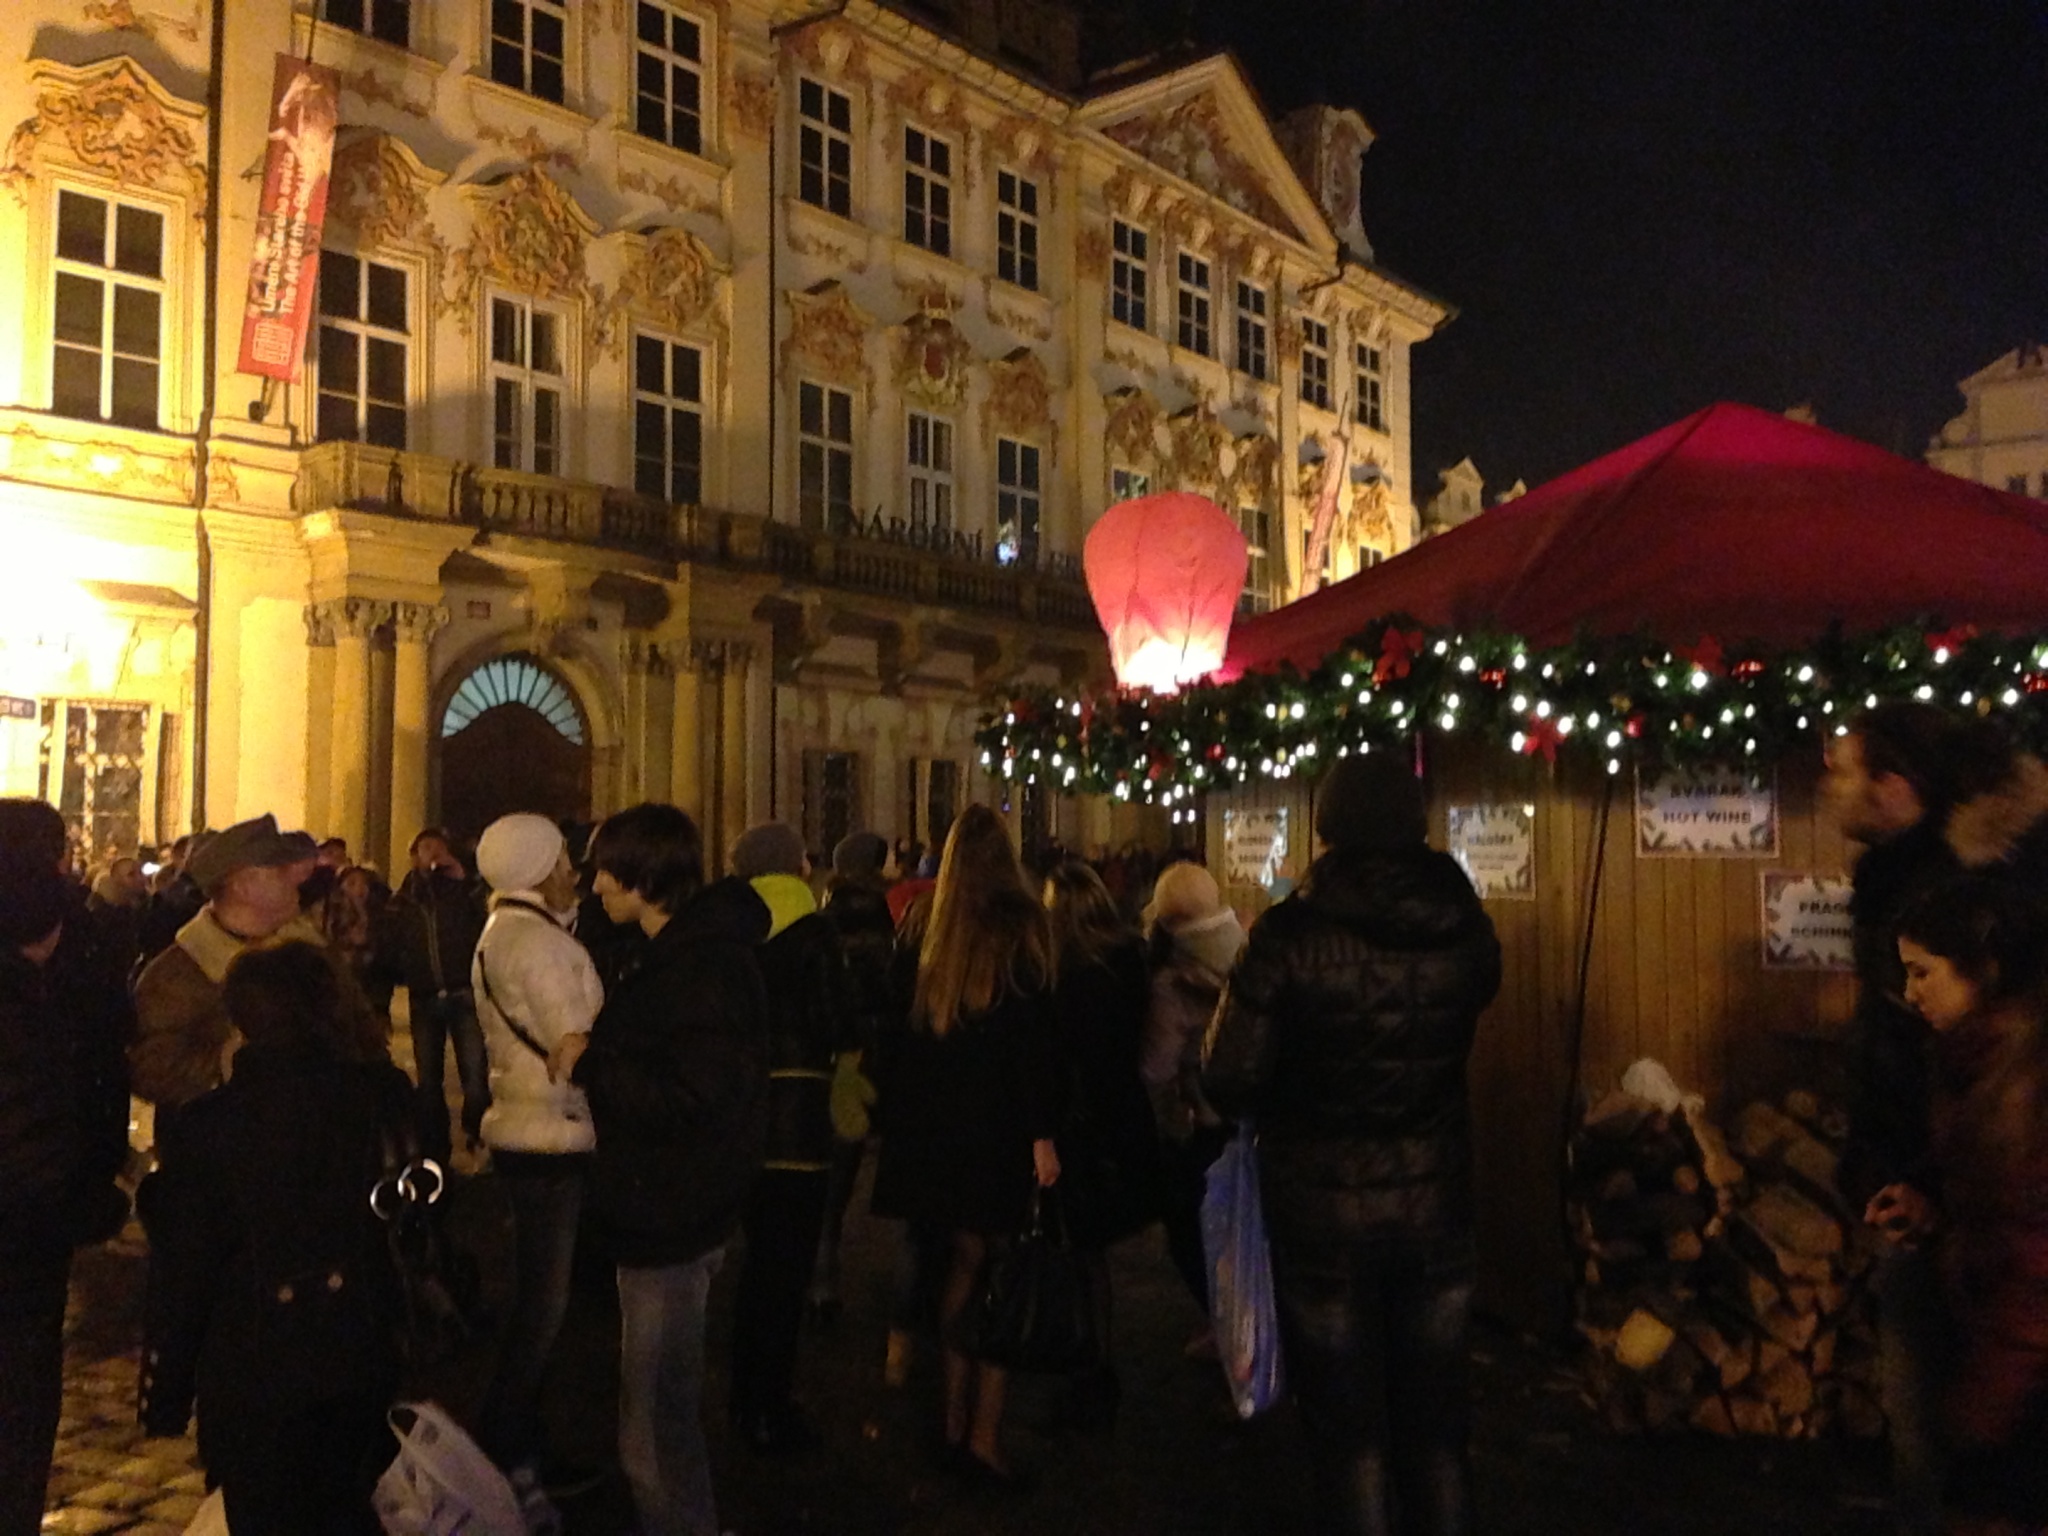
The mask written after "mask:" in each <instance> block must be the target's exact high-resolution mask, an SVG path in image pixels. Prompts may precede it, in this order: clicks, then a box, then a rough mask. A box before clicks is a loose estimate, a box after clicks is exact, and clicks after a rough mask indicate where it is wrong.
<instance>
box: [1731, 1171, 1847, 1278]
mask: <svg viewBox="0 0 2048 1536" xmlns="http://www.w3.org/2000/svg"><path fill="white" fill-rule="evenodd" d="M1742 1215H1743V1219H1744V1220H1745V1221H1747V1222H1748V1223H1749V1225H1750V1226H1751V1227H1752V1228H1753V1229H1755V1230H1756V1231H1757V1232H1758V1233H1759V1234H1760V1235H1761V1236H1762V1237H1763V1238H1764V1240H1765V1241H1766V1242H1768V1243H1769V1244H1770V1245H1771V1247H1772V1249H1773V1250H1774V1251H1775V1252H1777V1253H1779V1254H1781V1255H1782V1254H1786V1253H1790V1254H1794V1255H1799V1256H1803V1257H1807V1258H1818V1259H1823V1260H1825V1259H1830V1258H1833V1257H1834V1256H1835V1255H1836V1254H1838V1253H1840V1252H1841V1251H1842V1224H1841V1223H1840V1222H1839V1221H1837V1220H1835V1218H1834V1217H1833V1216H1831V1215H1829V1214H1828V1213H1827V1212H1826V1211H1824V1210H1822V1209H1821V1208H1820V1207H1819V1206H1817V1205H1815V1204H1814V1203H1813V1202H1812V1201H1811V1200H1809V1199H1807V1198H1806V1197H1805V1196H1804V1195H1801V1194H1799V1193H1797V1192H1796V1191H1794V1190H1791V1189H1787V1188H1786V1187H1785V1186H1784V1185H1782V1184H1773V1185H1770V1186H1768V1187H1767V1188H1766V1189H1765V1190H1764V1191H1763V1192H1762V1193H1761V1194H1759V1195H1758V1196H1757V1197H1756V1199H1755V1200H1754V1201H1753V1202H1752V1203H1751V1204H1750V1205H1749V1207H1748V1208H1747V1209H1746V1210H1744V1211H1743V1213H1742ZM1781 1262H1782V1261H1781ZM1815 1278H1819V1277H1815Z"/></svg>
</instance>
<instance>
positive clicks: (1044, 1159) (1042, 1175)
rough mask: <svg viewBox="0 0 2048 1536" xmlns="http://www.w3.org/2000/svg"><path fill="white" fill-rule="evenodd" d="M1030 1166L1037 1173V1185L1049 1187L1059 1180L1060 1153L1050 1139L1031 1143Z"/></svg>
mask: <svg viewBox="0 0 2048 1536" xmlns="http://www.w3.org/2000/svg"><path fill="white" fill-rule="evenodd" d="M1031 1167H1032V1171H1033V1172H1035V1173H1036V1174H1037V1175H1038V1187H1039V1188H1040V1189H1050V1188H1052V1187H1053V1185H1055V1184H1057V1183H1059V1181H1060V1155H1059V1153H1058V1152H1057V1151H1055V1150H1054V1149H1053V1144H1052V1143H1051V1142H1050V1141H1034V1142H1033V1143H1031Z"/></svg>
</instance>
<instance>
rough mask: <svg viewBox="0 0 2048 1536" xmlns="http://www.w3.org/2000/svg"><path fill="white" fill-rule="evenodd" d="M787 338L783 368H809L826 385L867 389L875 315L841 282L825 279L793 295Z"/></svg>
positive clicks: (790, 297) (783, 352)
mask: <svg viewBox="0 0 2048 1536" xmlns="http://www.w3.org/2000/svg"><path fill="white" fill-rule="evenodd" d="M789 307H790V311H791V314H790V325H789V335H788V336H787V337H786V338H784V340H783V343H782V366H783V368H784V369H785V370H787V369H789V368H790V367H791V366H792V364H793V362H796V361H801V362H802V363H805V364H807V365H808V367H807V369H806V370H805V371H807V372H810V373H814V374H816V375H817V376H818V377H820V378H822V379H824V380H825V381H826V382H827V383H832V384H839V385H842V386H844V387H846V388H848V389H853V388H858V387H861V386H864V385H867V384H868V383H869V382H870V380H869V377H868V367H867V337H868V332H870V331H871V330H873V329H874V328H875V320H874V317H873V316H872V315H870V314H868V313H867V311H865V310H863V309H862V308H861V307H860V306H859V305H858V304H856V303H854V302H853V295H852V294H850V293H848V292H847V291H846V289H845V287H844V285H842V284H841V283H840V282H838V281H837V280H836V279H833V278H827V279H826V280H825V281H824V282H822V283H819V284H817V285H816V286H815V287H812V288H807V289H805V290H804V291H803V292H801V293H791V294H790V295H789Z"/></svg>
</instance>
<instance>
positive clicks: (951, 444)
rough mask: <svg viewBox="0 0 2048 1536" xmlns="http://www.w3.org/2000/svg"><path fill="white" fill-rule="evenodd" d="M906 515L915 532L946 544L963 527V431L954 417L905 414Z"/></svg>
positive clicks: (904, 469)
mask: <svg viewBox="0 0 2048 1536" xmlns="http://www.w3.org/2000/svg"><path fill="white" fill-rule="evenodd" d="M903 513H904V522H905V523H906V524H908V525H909V527H910V528H911V529H913V530H915V531H921V532H923V533H925V534H927V535H929V536H930V537H932V538H933V539H936V540H940V541H942V542H948V543H950V542H951V540H952V537H953V534H954V533H955V532H956V531H957V530H958V529H959V527H960V431H959V426H958V424H957V423H956V422H955V421H954V420H953V418H952V417H950V416H941V415H939V414H938V413H937V412H935V411H920V410H907V411H905V412H904V413H903Z"/></svg>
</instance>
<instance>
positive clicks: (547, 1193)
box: [471, 814, 604, 1472]
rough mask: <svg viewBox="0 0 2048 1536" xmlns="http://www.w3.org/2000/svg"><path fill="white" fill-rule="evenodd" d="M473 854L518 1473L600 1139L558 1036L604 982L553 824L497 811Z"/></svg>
mask: <svg viewBox="0 0 2048 1536" xmlns="http://www.w3.org/2000/svg"><path fill="white" fill-rule="evenodd" d="M476 862H477V870H478V872H479V873H480V874H481V875H482V876H483V877H484V880H485V881H486V882H487V883H488V884H489V885H490V887H491V915H490V920H489V921H488V922H487V923H486V924H485V925H484V932H483V938H482V939H481V940H480V941H479V942H478V944H477V947H476V958H475V960H474V961H473V962H472V965H471V972H472V977H471V979H472V981H473V983H474V986H475V990H476V1008H477V1018H478V1020H479V1021H480V1022H481V1023H482V1024H483V1030H484V1045H485V1048H486V1050H487V1051H488V1052H489V1054H490V1062H491V1107H490V1109H489V1110H488V1111H487V1112H486V1113H485V1115H484V1120H483V1138H484V1144H485V1145H486V1146H487V1147H489V1148H490V1150H491V1163H492V1166H493V1167H494V1168H495V1169H496V1170H497V1173H498V1175H499V1177H500V1178H501V1179H502V1180H503V1181H504V1186H505V1189H506V1191H507V1194H508V1197H509V1199H510V1202H511V1206H512V1218H513V1225H514V1228H515V1244H516V1248H515V1251H516V1255H517V1259H516V1265H517V1281H518V1285H517V1294H516V1300H515V1301H514V1302H513V1306H512V1314H511V1318H510V1322H509V1325H508V1326H507V1328H506V1330H505V1339H504V1346H503V1349H502V1351H501V1353H500V1355H499V1358H498V1370H497V1375H496V1377H495V1378H494V1379H493V1381H492V1383H491V1389H490V1392H489V1394H488V1395H487V1396H486V1398H485V1400H484V1411H483V1423H482V1430H483V1439H484V1445H485V1449H487V1450H488V1451H489V1452H490V1453H491V1454H492V1455H493V1456H494V1457H495V1458H497V1460H498V1462H499V1463H500V1465H502V1466H504V1467H506V1468H507V1469H508V1470H513V1471H515V1472H516V1471H517V1470H518V1469H522V1468H525V1469H532V1468H534V1467H535V1466H536V1465H537V1463H538V1460H539V1457H540V1453H541V1450H542V1445H541V1439H542V1436H541V1425H540V1389H541V1383H542V1380H543V1378H544V1377H545V1375H546V1372H547V1363H548V1353H549V1351H550V1350H551V1349H553V1347H554V1343H555V1336H556V1334H557V1333H559V1332H560V1330H561V1326H562V1315H563V1313H564V1312H565V1311H566V1309H567V1307H568V1303H569V1274H570V1266H571V1263H572V1261H573V1260H574V1258H575V1255H576V1222H577V1217H578V1214H579V1213H580V1212H581V1210H582V1206H583V1185H584V1178H585V1174H586V1170H587V1166H588V1164H589V1162H590V1153H591V1150H592V1148H594V1147H595V1146H596V1145H597V1136H596V1132H595V1131H594V1129H593V1128H592V1126H591V1121H590V1106H589V1104H588V1103H587V1102H585V1100H584V1097H583V1090H582V1089H580V1088H577V1087H575V1086H574V1085H573V1084H571V1083H569V1082H568V1081H567V1079H566V1074H564V1073H562V1072H561V1071H560V1070H559V1067H558V1062H559V1056H558V1054H557V1047H558V1046H560V1044H561V1043H562V1041H563V1040H564V1039H565V1038H567V1037H568V1036H570V1035H574V1034H584V1033H588V1031H589V1029H590V1025H591V1021H592V1020H594V1019H595V1018H596V1017H597V1011H598V1008H599V1007H600V1006H601V1005H602V1004H603V1002H604V989H603V987H602V986H600V985H599V983H598V979H597V970H596V968H595V967H594V966H593V965H592V964H591V963H590V956H589V954H588V953H587V952H586V951H585V950H584V948H583V946H582V945H581V944H580V943H578V942H577V940H576V937H575V935H573V934H572V933H570V932H569V930H568V926H567V924H568V921H569V919H570V918H572V917H573V916H574V914H575V910H576V872H575V868H574V866H573V865H571V864H570V862H569V853H568V849H567V847H566V846H565V844H564V843H563V840H562V834H561V831H560V830H559V829H558V828H557V827H556V826H555V824H554V823H553V822H551V821H549V820H548V819H547V818H546V817H545V816H533V815H527V814H518V815H512V816H502V817H500V818H499V819H498V820H496V821H494V822H492V823H491V825H490V826H489V827H488V828H486V829H485V831H484V835H483V838H482V840H481V841H480V842H479V843H478V844H477V849H476Z"/></svg>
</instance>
